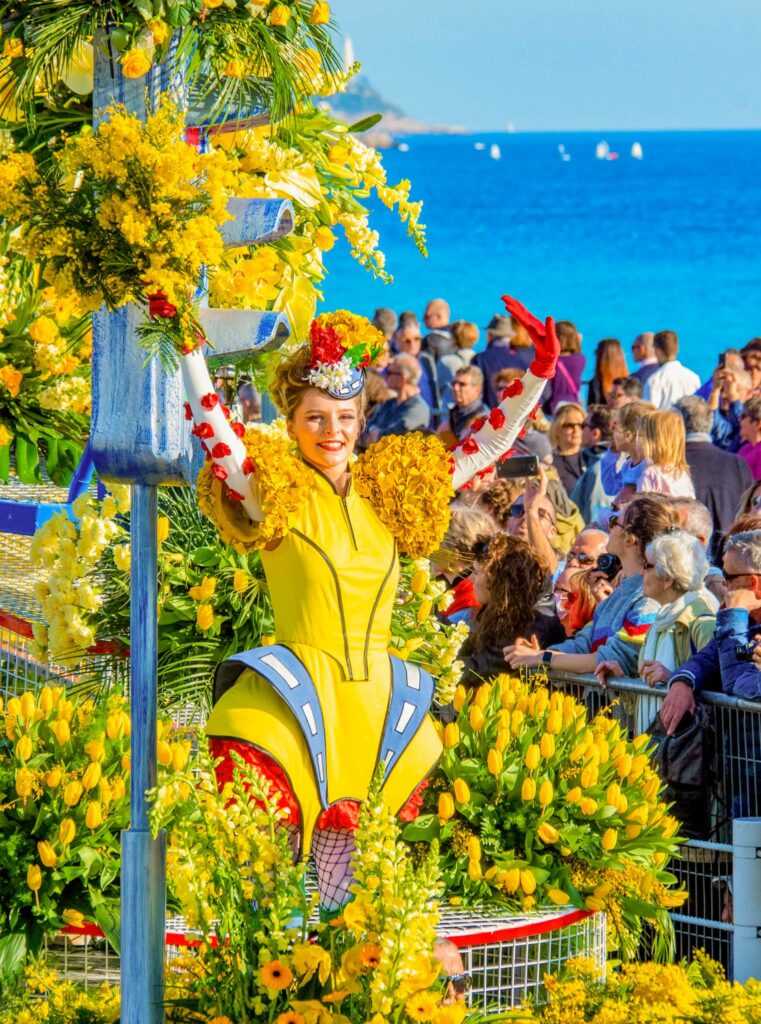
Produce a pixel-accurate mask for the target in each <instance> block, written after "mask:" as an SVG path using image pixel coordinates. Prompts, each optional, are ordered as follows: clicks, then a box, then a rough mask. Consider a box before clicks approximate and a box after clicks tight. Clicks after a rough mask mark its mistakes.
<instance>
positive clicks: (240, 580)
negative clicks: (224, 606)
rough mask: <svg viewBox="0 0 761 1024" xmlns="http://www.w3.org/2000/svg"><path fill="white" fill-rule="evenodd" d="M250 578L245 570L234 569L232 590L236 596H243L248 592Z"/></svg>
mask: <svg viewBox="0 0 761 1024" xmlns="http://www.w3.org/2000/svg"><path fill="white" fill-rule="evenodd" d="M250 581H251V577H250V576H249V574H248V573H247V572H246V570H245V569H236V570H235V572H234V573H233V590H234V591H235V593H236V594H244V593H245V592H246V591H247V590H248V586H249V583H250Z"/></svg>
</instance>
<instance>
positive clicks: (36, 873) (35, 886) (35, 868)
mask: <svg viewBox="0 0 761 1024" xmlns="http://www.w3.org/2000/svg"><path fill="white" fill-rule="evenodd" d="M26 884H27V885H28V886H29V888H30V889H31V890H32V892H39V890H40V888H41V887H42V871H41V870H40V867H39V864H30V865H29V868H28V869H27V872H26Z"/></svg>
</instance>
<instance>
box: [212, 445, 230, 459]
mask: <svg viewBox="0 0 761 1024" xmlns="http://www.w3.org/2000/svg"><path fill="white" fill-rule="evenodd" d="M211 455H212V458H214V459H223V458H224V457H225V455H232V448H231V447H230V445H229V444H225V442H224V441H217V443H216V444H215V445H214V447H213V448H212V450H211Z"/></svg>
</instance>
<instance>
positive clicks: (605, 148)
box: [595, 140, 610, 160]
mask: <svg viewBox="0 0 761 1024" xmlns="http://www.w3.org/2000/svg"><path fill="white" fill-rule="evenodd" d="M609 154H610V146H609V145H608V143H607V142H605V141H604V140H603V141H602V142H598V143H597V146H596V148H595V156H596V158H597V159H598V160H607V159H608V156H609Z"/></svg>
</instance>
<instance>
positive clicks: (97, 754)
mask: <svg viewBox="0 0 761 1024" xmlns="http://www.w3.org/2000/svg"><path fill="white" fill-rule="evenodd" d="M85 753H86V754H87V756H88V757H89V758H90V760H91V761H102V760H103V758H104V757H105V756H106V744H105V743H104V742H103V740H102V738H101V739H96V740H90V742H89V743H85Z"/></svg>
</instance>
